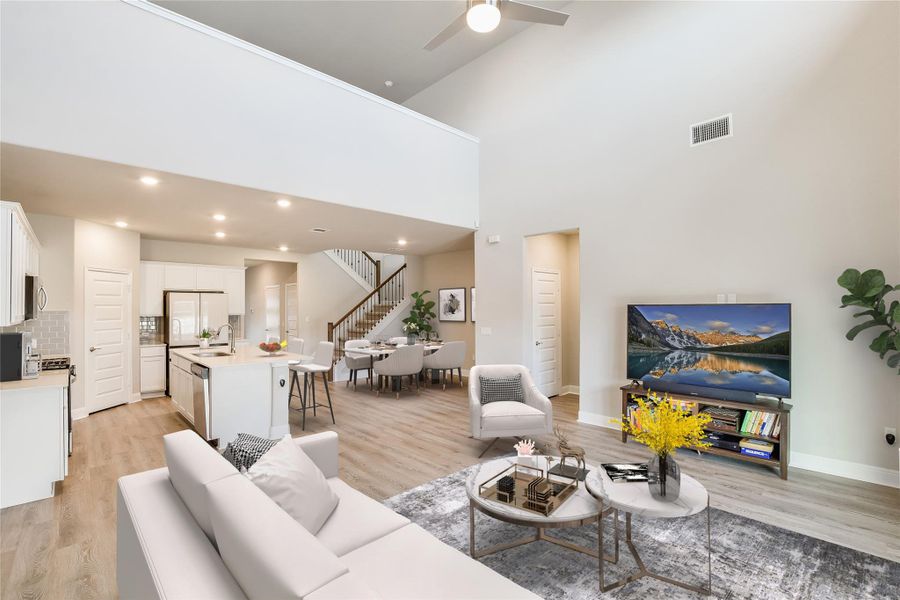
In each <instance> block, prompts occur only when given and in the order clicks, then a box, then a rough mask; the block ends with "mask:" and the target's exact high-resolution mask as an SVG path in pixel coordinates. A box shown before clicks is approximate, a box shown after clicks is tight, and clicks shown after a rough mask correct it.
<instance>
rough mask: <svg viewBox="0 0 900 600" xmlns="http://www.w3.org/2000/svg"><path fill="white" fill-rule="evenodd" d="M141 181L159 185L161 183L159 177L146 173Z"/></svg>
mask: <svg viewBox="0 0 900 600" xmlns="http://www.w3.org/2000/svg"><path fill="white" fill-rule="evenodd" d="M141 183H143V184H144V185H157V184H158V183H159V179H157V178H156V177H153V176H151V175H144V176H143V177H141Z"/></svg>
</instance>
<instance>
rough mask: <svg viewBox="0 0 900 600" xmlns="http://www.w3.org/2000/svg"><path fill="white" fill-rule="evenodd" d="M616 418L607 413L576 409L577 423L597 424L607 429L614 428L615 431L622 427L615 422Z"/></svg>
mask: <svg viewBox="0 0 900 600" xmlns="http://www.w3.org/2000/svg"><path fill="white" fill-rule="evenodd" d="M616 420H617V418H616V417H609V416H607V415H601V414H598V413H592V412H587V411H584V410H579V411H578V422H579V423H587V424H588V425H597V426H598V427H606V428H607V429H615V430H616V431H621V429H622V428H621V427H619V426H618V425H617V424H616V423H615V421H616Z"/></svg>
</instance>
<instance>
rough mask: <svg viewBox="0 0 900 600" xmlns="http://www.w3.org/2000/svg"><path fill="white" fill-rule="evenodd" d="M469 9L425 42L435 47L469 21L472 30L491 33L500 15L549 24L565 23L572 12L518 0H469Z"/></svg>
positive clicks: (426, 45) (430, 46)
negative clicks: (568, 13)
mask: <svg viewBox="0 0 900 600" xmlns="http://www.w3.org/2000/svg"><path fill="white" fill-rule="evenodd" d="M466 4H467V7H466V12H464V13H462V14H461V15H459V16H458V17H456V18H455V19H454V20H453V22H452V23H450V24H449V25H447V26H446V27H445V28H444V29H443V31H441V32H440V33H439V34H437V35H436V36H434V38H433V39H432V40H431V41H430V42H428V43H427V44H425V49H426V50H434V49H435V48H437V47H438V46H440V45H441V44H443V43H444V42H446V41H447V40H449V39H450V38H452V37H453V36H454V35H456V34H457V33H459V32H460V31H462V29H463V28H464V27H465V26H466V25H468V26H469V29H471V30H472V31H477V32H479V33H487V32H489V31H493V30H494V29H496V28H497V25H499V24H500V19H501V18H503V19H509V20H511V21H527V22H529V23H543V24H545V25H565V24H566V20H567V19H568V18H569V15H567V14H566V13H563V12H559V11H556V10H550V9H549V8H541V7H539V6H532V5H531V4H524V3H522V2H516V1H515V0H466Z"/></svg>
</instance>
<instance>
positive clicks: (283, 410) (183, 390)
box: [169, 346, 311, 448]
mask: <svg viewBox="0 0 900 600" xmlns="http://www.w3.org/2000/svg"><path fill="white" fill-rule="evenodd" d="M309 359H311V357H309V356H304V355H301V354H293V353H290V352H282V353H278V354H277V355H275V356H272V355H268V354H266V353H264V352H262V351H261V350H259V349H258V348H254V347H238V348H237V349H236V352H235V353H234V354H230V353H229V352H228V349H227V347H224V346H214V347H212V348H209V349H200V348H172V349H170V351H169V391H170V393H171V396H172V400H173V401H174V403H175V406H176V407H177V408H178V410H179V412H180V413H181V414H182V416H184V418H185V419H187V420H188V421H189V422H190V423H191V424H192V425H194V428H195V429H196V430H198V432H199V431H201V430H202V429H203V428H204V423H205V424H206V425H205V427H206V430H207V434H206V437H207V439H209V440H217V442H218V446H219V447H220V448H224V447H225V445H227V444H228V442H231V441H232V440H234V438H235V437H236V436H237V434H238V433H250V434H253V435H257V436H260V437H263V438H268V439H276V438H279V437H282V436H283V435H284V434H286V433H290V425H289V424H288V410H289V408H288V401H289V398H290V377H289V370H288V365H289V364H290V363H296V362H302V361H306V360H309ZM195 364H196V365H200V366H202V367H206V368H207V369H209V371H208V377H209V378H208V385H209V388H208V389H209V391H208V396H207V404H206V405H205V406H204V405H203V403H202V402H195V401H194V398H195V387H198V390H199V386H201V385H202V382H201V380H200V379H199V378H198V377H197V376H196V375H194V374H193V372H192V368H191V367H192V365H195ZM194 370H197V369H194ZM198 396H200V397H202V393H198ZM201 410H202V411H204V412H203V413H200V412H199V411H201Z"/></svg>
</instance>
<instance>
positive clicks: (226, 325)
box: [216, 323, 234, 354]
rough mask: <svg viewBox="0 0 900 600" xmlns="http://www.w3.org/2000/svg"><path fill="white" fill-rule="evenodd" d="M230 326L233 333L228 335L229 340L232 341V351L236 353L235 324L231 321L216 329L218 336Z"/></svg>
mask: <svg viewBox="0 0 900 600" xmlns="http://www.w3.org/2000/svg"><path fill="white" fill-rule="evenodd" d="M226 327H227V328H228V332H229V333H230V334H231V335H229V336H228V340H229V341H230V342H231V353H232V354H234V326H232V324H231V323H225V324H224V325H222V326H221V327H219V328H218V329H217V330H216V337H219V336H220V335H222V330H223V329H225V328H226Z"/></svg>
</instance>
